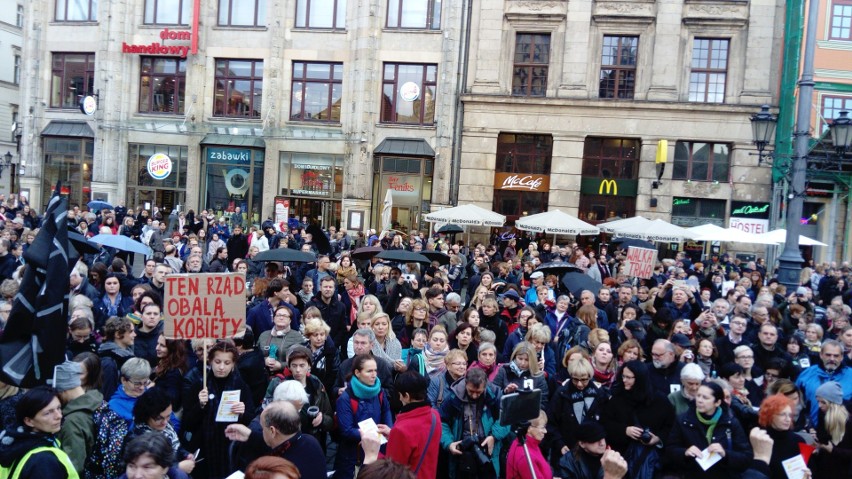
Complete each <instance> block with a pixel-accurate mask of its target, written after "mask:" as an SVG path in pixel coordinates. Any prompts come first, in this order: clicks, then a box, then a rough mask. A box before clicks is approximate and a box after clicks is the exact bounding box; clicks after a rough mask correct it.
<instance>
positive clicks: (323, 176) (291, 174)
mask: <svg viewBox="0 0 852 479" xmlns="http://www.w3.org/2000/svg"><path fill="white" fill-rule="evenodd" d="M278 185H279V189H280V194H281V196H282V197H284V198H286V199H288V200H289V214H290V215H293V216H295V217H296V218H299V219H302V218H307V219H308V221H309V222H316V223H318V224H319V225H321V226H322V227H324V228H328V227H329V226H334V227H339V226H340V218H341V204H342V199H343V157H342V156H335V155H313V154H308V153H297V152H282V153H281V154H280V168H279V177H278Z"/></svg>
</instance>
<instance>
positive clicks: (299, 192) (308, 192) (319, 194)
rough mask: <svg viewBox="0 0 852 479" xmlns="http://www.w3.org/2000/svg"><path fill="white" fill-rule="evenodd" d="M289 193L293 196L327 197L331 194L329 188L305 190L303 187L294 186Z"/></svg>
mask: <svg viewBox="0 0 852 479" xmlns="http://www.w3.org/2000/svg"><path fill="white" fill-rule="evenodd" d="M290 193H291V194H292V195H294V196H315V197H327V196H330V195H331V192H330V191H329V190H307V189H304V188H295V189H292V190H290Z"/></svg>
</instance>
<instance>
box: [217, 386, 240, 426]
mask: <svg viewBox="0 0 852 479" xmlns="http://www.w3.org/2000/svg"><path fill="white" fill-rule="evenodd" d="M238 402H240V391H239V389H238V390H236V391H222V400H221V401H219V409H218V410H217V411H216V422H237V421H239V420H240V415H239V414H237V413H235V412H231V406H233V405H234V404H236V403H238Z"/></svg>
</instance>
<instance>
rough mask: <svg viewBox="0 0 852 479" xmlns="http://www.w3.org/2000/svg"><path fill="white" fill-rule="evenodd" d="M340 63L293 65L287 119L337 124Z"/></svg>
mask: <svg viewBox="0 0 852 479" xmlns="http://www.w3.org/2000/svg"><path fill="white" fill-rule="evenodd" d="M342 91H343V64H342V63H303V62H294V63H293V88H292V89H291V92H292V93H291V97H290V119H291V120H304V121H332V122H339V121H340V95H341V92H342Z"/></svg>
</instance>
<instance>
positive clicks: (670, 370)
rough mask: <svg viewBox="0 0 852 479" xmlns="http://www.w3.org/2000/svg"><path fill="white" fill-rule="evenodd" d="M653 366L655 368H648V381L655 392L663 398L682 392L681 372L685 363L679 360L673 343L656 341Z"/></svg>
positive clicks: (664, 340) (652, 349) (653, 348)
mask: <svg viewBox="0 0 852 479" xmlns="http://www.w3.org/2000/svg"><path fill="white" fill-rule="evenodd" d="M651 364H652V366H653V367H651V368H648V380H649V381H650V382H651V386H652V387H653V388H654V390H655V391H657V392H658V393H660V394H662V395H663V396H668V395H669V394H671V393H673V392H677V391H680V387H681V386H680V372H681V370H682V369H683V365H684V363H682V362H680V361H678V360H677V352H676V351H675V347H674V344H672V342H671V341H669V340H668V339H658V340H656V341H654V345H653V346H652V347H651Z"/></svg>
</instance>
